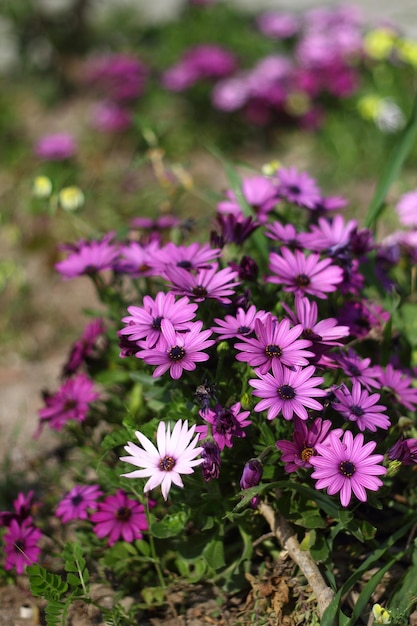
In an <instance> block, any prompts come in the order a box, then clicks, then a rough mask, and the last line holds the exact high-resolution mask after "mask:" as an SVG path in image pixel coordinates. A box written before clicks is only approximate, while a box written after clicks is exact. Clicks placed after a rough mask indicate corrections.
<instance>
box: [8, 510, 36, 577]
mask: <svg viewBox="0 0 417 626" xmlns="http://www.w3.org/2000/svg"><path fill="white" fill-rule="evenodd" d="M41 538H42V533H41V531H40V530H39V528H36V527H35V526H33V525H32V524H31V522H30V520H24V521H23V522H22V523H21V524H19V523H18V521H17V520H15V519H13V520H11V522H10V526H9V528H8V529H7V531H6V533H5V534H4V536H3V541H4V553H5V556H6V562H5V564H4V568H5V569H6V570H10V569H12V568H13V567H14V568H15V569H16V572H17V573H18V574H23V572H24V570H25V568H26V566H27V565H32V564H33V563H36V561H37V560H38V557H39V554H40V552H41V549H40V547H39V546H38V542H39V540H40V539H41Z"/></svg>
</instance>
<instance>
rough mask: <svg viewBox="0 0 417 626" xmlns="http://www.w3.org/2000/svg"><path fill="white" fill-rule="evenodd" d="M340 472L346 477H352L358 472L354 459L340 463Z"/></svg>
mask: <svg viewBox="0 0 417 626" xmlns="http://www.w3.org/2000/svg"><path fill="white" fill-rule="evenodd" d="M339 470H340V473H341V474H343V476H346V478H351V476H353V474H354V473H355V472H356V467H355V465H354V463H352V461H342V462H341V464H340V465H339Z"/></svg>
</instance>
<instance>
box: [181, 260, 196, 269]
mask: <svg viewBox="0 0 417 626" xmlns="http://www.w3.org/2000/svg"><path fill="white" fill-rule="evenodd" d="M192 266H193V265H192V263H191V261H186V260H184V261H178V263H177V267H183V268H184V269H185V270H190V269H191V268H192Z"/></svg>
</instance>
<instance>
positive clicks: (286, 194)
mask: <svg viewBox="0 0 417 626" xmlns="http://www.w3.org/2000/svg"><path fill="white" fill-rule="evenodd" d="M277 177H278V187H277V191H278V195H279V196H280V197H281V198H284V199H285V200H288V201H289V202H294V203H295V204H298V205H299V206H302V207H305V208H306V209H314V207H315V205H316V204H317V202H319V200H320V198H321V192H320V189H319V187H318V186H317V183H316V181H315V180H314V179H313V178H311V177H310V176H309V175H308V174H307V173H306V172H299V171H298V170H297V169H296V168H295V167H290V168H285V167H281V168H280V169H279V170H278V172H277Z"/></svg>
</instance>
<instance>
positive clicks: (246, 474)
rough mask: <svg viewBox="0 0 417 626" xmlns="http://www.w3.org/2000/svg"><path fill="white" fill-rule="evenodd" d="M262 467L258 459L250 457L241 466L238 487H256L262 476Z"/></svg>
mask: <svg viewBox="0 0 417 626" xmlns="http://www.w3.org/2000/svg"><path fill="white" fill-rule="evenodd" d="M262 473H263V467H262V463H261V462H260V461H258V459H251V460H250V461H248V462H247V463H246V465H245V467H244V468H243V472H242V478H241V479H240V488H241V489H249V487H256V485H259V482H260V480H261V478H262Z"/></svg>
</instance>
